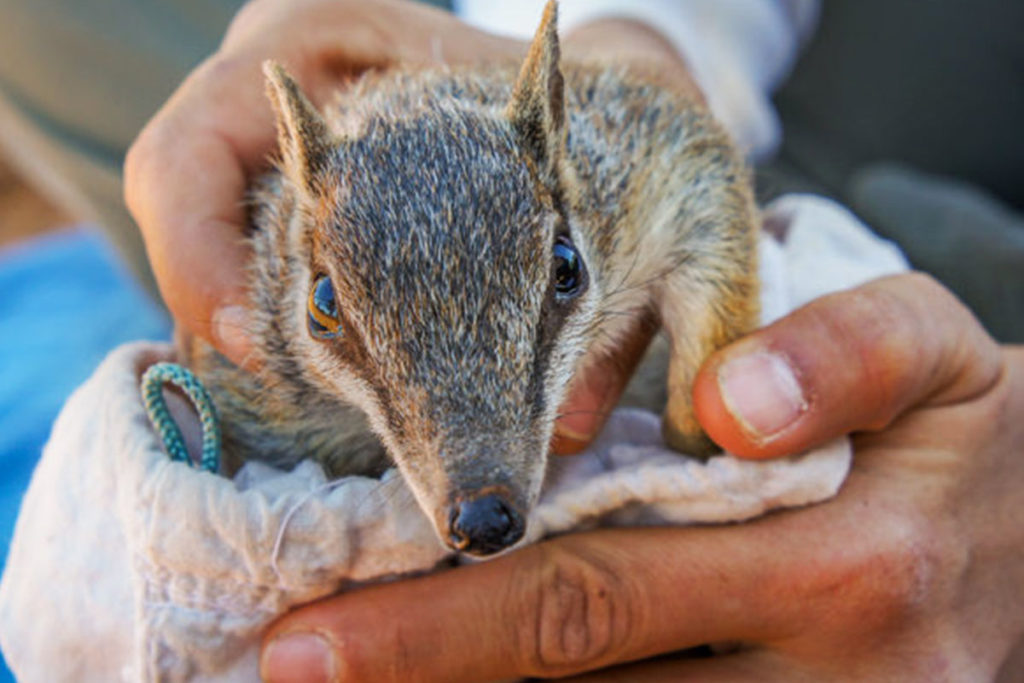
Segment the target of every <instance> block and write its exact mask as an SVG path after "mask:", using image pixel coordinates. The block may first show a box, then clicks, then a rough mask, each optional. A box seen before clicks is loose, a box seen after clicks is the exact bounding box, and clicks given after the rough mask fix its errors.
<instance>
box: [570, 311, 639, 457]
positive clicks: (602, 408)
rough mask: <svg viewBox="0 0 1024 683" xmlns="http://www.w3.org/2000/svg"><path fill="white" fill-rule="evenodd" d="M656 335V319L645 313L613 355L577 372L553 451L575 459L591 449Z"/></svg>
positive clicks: (604, 357)
mask: <svg viewBox="0 0 1024 683" xmlns="http://www.w3.org/2000/svg"><path fill="white" fill-rule="evenodd" d="M657 331H658V324H657V320H656V317H655V316H654V315H653V314H651V313H646V314H644V315H642V316H640V317H638V318H637V319H636V321H635V322H634V323H633V324H632V325H631V326H630V329H629V330H628V331H627V333H626V335H625V337H624V338H623V341H622V342H621V343H620V344H618V345H617V347H616V349H615V352H614V353H613V354H611V355H608V356H601V357H600V358H598V360H597V361H596V362H595V363H593V364H591V365H588V366H585V367H583V368H581V369H580V370H579V372H578V373H577V375H576V377H574V378H573V381H572V385H571V386H570V387H569V395H568V396H567V397H566V399H565V400H564V401H563V402H562V406H561V408H560V409H559V417H558V420H556V422H555V433H554V436H553V438H552V440H551V449H552V451H554V452H555V453H557V454H558V455H575V454H577V453H579V452H581V451H583V449H585V448H586V447H587V446H589V445H590V442H592V441H593V440H594V439H595V438H596V437H597V435H598V434H599V433H600V432H601V429H602V428H603V427H604V423H605V422H607V421H608V417H609V416H610V415H611V413H612V410H613V409H614V408H615V405H616V404H617V403H618V402H619V397H620V396H621V395H622V392H623V390H624V389H625V388H626V385H627V384H628V383H629V380H630V378H631V377H632V376H633V371H634V370H636V366H637V365H638V364H639V363H640V360H641V359H642V358H643V356H644V351H646V350H647V347H648V346H650V343H651V340H652V339H653V338H654V335H655V334H656V333H657Z"/></svg>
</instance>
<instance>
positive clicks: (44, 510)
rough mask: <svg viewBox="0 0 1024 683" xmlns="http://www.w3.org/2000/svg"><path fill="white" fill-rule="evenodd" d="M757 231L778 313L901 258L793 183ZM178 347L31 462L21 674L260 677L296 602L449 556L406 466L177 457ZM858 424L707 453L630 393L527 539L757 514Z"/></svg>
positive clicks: (19, 629) (89, 407)
mask: <svg viewBox="0 0 1024 683" xmlns="http://www.w3.org/2000/svg"><path fill="white" fill-rule="evenodd" d="M766 215H767V217H768V220H769V221H770V222H771V224H772V225H773V226H776V227H777V226H779V225H784V226H786V233H787V237H786V239H785V241H784V242H783V243H782V244H781V245H780V244H778V243H776V242H775V241H773V240H770V239H767V238H766V239H765V240H764V241H763V244H762V276H763V280H764V294H763V304H764V305H763V307H764V312H765V318H766V321H767V320H771V319H773V318H775V317H777V316H779V315H781V314H782V313H784V312H785V311H787V310H789V309H791V308H792V307H793V306H795V305H798V304H800V303H803V302H805V301H808V300H810V299H812V298H815V297H817V296H819V295H821V294H823V293H825V292H828V291H832V290H837V289H842V288H845V287H850V286H853V285H855V284H858V283H860V282H863V281H865V280H868V279H872V278H874V277H877V276H880V275H884V274H888V273H892V272H898V271H900V270H904V269H905V268H906V264H905V262H904V261H903V259H902V257H901V256H900V254H899V252H898V251H897V250H896V249H895V248H894V247H892V246H891V245H888V244H886V243H883V242H881V241H880V240H878V239H876V238H874V237H872V236H871V235H870V233H868V232H867V231H866V230H865V229H864V228H862V227H861V226H859V224H858V223H857V222H856V220H855V219H853V217H852V216H851V215H850V214H848V213H846V212H845V211H844V210H843V209H841V208H839V207H837V206H836V205H834V204H831V203H829V202H826V201H825V200H822V199H818V198H813V197H804V196H793V197H788V198H784V199H782V200H780V201H779V202H776V203H775V204H773V205H772V206H771V207H769V209H768V211H767V214H766ZM170 354H171V350H170V348H169V347H168V346H166V345H163V344H151V343H137V344H131V345H127V346H123V347H121V348H119V349H117V350H115V351H114V352H113V353H111V354H110V356H109V357H108V358H107V359H106V360H105V361H104V362H103V364H102V365H101V366H100V367H99V368H98V369H97V370H96V372H95V374H94V375H93V376H92V378H91V379H89V380H88V381H87V382H86V383H85V384H84V385H83V386H82V387H81V388H79V389H78V390H77V391H76V392H75V393H74V395H72V397H71V398H70V399H69V400H68V402H67V405H66V406H65V407H64V409H63V411H62V413H61V415H60V417H59V418H58V420H57V422H56V424H55V426H54V430H53V434H52V436H51V438H50V441H49V443H48V445H47V446H46V448H45V450H44V452H43V457H42V459H41V461H40V463H39V466H38V468H37V469H36V472H35V474H34V476H33V479H32V483H31V485H30V487H29V490H28V492H27V494H26V496H25V499H24V502H23V505H22V509H21V514H20V517H19V519H18V523H17V527H16V531H15V537H14V541H13V543H12V546H11V550H10V556H9V559H8V563H7V567H6V571H5V573H4V576H3V580H2V583H0V645H2V647H3V651H4V655H5V657H6V658H7V661H8V663H9V664H10V666H11V668H12V670H13V671H14V672H15V673H16V675H17V676H18V678H19V679H20V680H23V681H105V682H106V681H117V680H124V681H156V680H160V681H179V680H180V681H184V680H190V681H255V680H258V661H257V660H258V648H259V638H260V635H261V633H262V632H263V630H264V629H265V627H266V626H267V625H268V624H269V623H270V622H271V621H272V620H273V619H274V618H275V617H277V616H279V615H280V614H282V613H283V612H285V611H286V610H287V609H289V608H290V607H293V606H295V605H298V604H301V603H304V602H308V601H310V600H314V599H316V598H319V597H323V596H326V595H330V594H332V593H335V592H337V591H338V590H341V589H344V588H345V587H347V586H351V585H353V584H356V583H359V582H366V581H371V580H375V579H381V578H384V577H390V576H395V575H401V574H405V573H409V572H414V571H423V570H429V569H432V568H435V567H436V566H438V564H439V563H441V562H442V561H444V560H445V559H448V558H449V552H448V551H447V549H446V548H445V547H443V546H442V545H441V544H440V542H439V541H438V540H437V537H436V535H435V532H434V530H433V528H432V526H431V524H430V522H429V520H428V519H427V518H426V517H425V516H424V515H423V514H422V513H421V512H420V510H419V508H418V507H417V505H416V503H415V501H414V500H413V498H412V495H411V493H410V492H409V490H408V489H407V488H406V486H405V484H404V482H403V481H402V480H401V478H400V477H399V476H398V475H397V474H396V473H395V472H394V471H390V472H388V473H387V474H385V476H384V477H383V478H382V479H380V480H377V479H369V478H364V477H349V478H346V479H343V480H341V481H338V482H331V483H328V482H327V481H326V480H325V478H324V475H323V473H322V471H321V470H320V468H319V466H318V465H316V464H315V463H312V462H304V463H302V464H300V465H299V466H298V467H297V468H296V469H295V470H293V471H291V472H287V473H286V472H281V471H277V470H274V469H272V468H269V467H267V466H264V465H253V464H250V465H247V466H246V467H245V468H243V470H242V471H241V472H240V473H239V475H238V476H236V478H235V479H234V480H229V479H226V478H223V477H219V476H215V475H212V474H208V473H203V472H199V471H197V470H193V469H191V468H189V467H188V466H186V465H184V464H181V463H175V462H171V461H170V460H169V459H168V458H167V456H166V455H165V453H164V451H163V449H162V447H161V444H160V443H159V442H158V440H157V437H156V435H155V434H154V432H153V431H152V429H151V428H150V426H149V423H148V421H147V418H146V415H145V412H144V408H143V403H142V400H141V398H140V394H139V388H138V386H139V377H140V376H141V373H142V372H143V371H144V370H145V368H146V367H148V366H149V365H150V364H152V363H153V362H156V361H158V360H166V359H168V358H169V356H170ZM850 457H851V455H850V448H849V444H848V441H847V440H845V439H841V440H838V441H836V442H834V443H832V444H829V445H827V446H825V447H823V448H821V449H818V450H816V451H814V452H812V453H808V454H805V455H802V456H796V457H792V458H787V459H782V460H775V461H769V462H749V461H740V460H738V459H736V458H733V457H731V456H727V455H725V456H719V457H715V458H712V459H710V460H709V461H708V462H706V463H702V462H699V461H694V460H691V459H688V458H684V457H680V456H679V455H677V454H675V453H672V452H671V451H668V450H666V449H665V447H664V446H663V445H662V444H661V439H660V433H659V426H658V420H657V418H656V417H655V416H653V415H651V414H649V413H644V412H641V411H636V410H620V411H617V412H616V414H615V415H614V416H613V417H612V419H611V421H610V423H609V425H608V428H607V429H606V430H605V432H604V433H603V434H602V436H601V437H600V439H599V440H598V441H597V443H596V444H594V445H593V446H592V447H591V448H590V449H589V450H588V452H587V453H585V454H584V455H581V456H577V457H573V458H559V459H558V460H557V462H556V463H555V465H554V466H553V467H552V470H551V474H550V476H549V480H548V482H547V483H546V486H545V491H544V494H543V496H542V499H541V501H540V503H539V505H538V507H537V508H536V510H535V511H534V513H533V515H532V516H531V519H530V523H529V530H530V531H529V537H530V540H536V539H538V538H541V537H543V536H547V535H550V534H553V533H556V532H563V531H567V530H571V529H573V528H579V527H582V526H593V525H594V524H595V523H605V524H633V523H657V522H661V523H689V522H725V521H735V520H743V519H749V518H751V517H754V516H757V515H759V514H762V513H763V512H765V511H766V510H769V509H773V508H778V507H787V506H797V505H804V504H808V503H812V502H817V501H821V500H825V499H827V498H829V497H831V496H832V495H834V494H835V492H836V491H837V490H838V488H839V486H840V484H841V483H842V481H843V479H844V477H845V476H846V473H847V471H848V468H849V463H850Z"/></svg>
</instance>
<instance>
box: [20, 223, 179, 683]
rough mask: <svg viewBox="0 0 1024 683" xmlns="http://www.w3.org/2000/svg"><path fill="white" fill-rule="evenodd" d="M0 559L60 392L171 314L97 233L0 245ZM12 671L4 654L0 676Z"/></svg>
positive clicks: (160, 332) (164, 334) (165, 331)
mask: <svg viewBox="0 0 1024 683" xmlns="http://www.w3.org/2000/svg"><path fill="white" fill-rule="evenodd" d="M0 293H2V296H0V567H2V566H3V564H4V563H6V560H7V551H8V546H9V545H10V542H11V534H12V532H13V529H14V520H15V518H16V517H17V514H18V508H19V506H20V504H21V497H22V494H23V493H24V491H25V489H26V487H27V486H28V482H29V478H30V477H31V474H32V470H33V469H34V468H35V465H36V462H37V461H38V459H39V455H40V452H41V450H42V447H43V444H44V443H45V442H46V439H47V438H48V437H49V434H50V428H51V426H52V424H53V421H54V419H55V418H56V417H57V413H58V412H59V411H60V408H61V406H62V405H63V404H64V401H65V400H66V399H67V397H68V396H69V395H70V394H71V392H72V391H73V390H74V389H75V388H76V387H77V386H78V385H79V384H81V383H82V382H84V381H85V380H86V379H87V378H88V377H89V375H90V374H92V371H93V370H94V369H95V367H96V366H97V365H98V364H99V362H100V361H101V360H102V359H103V357H104V356H106V355H107V353H108V352H109V351H110V350H111V349H113V348H114V347H116V346H118V345H119V344H121V343H123V342H126V341H131V340H136V339H168V338H169V337H170V324H169V322H168V320H167V318H166V317H165V315H164V314H163V312H162V311H161V310H160V309H159V308H158V307H157V306H156V305H154V304H153V303H152V302H151V301H150V300H149V299H148V298H147V297H146V295H145V294H143V292H142V290H141V289H140V288H139V287H138V286H137V285H136V284H135V283H134V282H133V281H132V280H131V278H130V277H129V276H128V274H127V271H125V270H123V268H122V267H121V266H120V265H119V264H118V262H117V260H116V257H115V256H114V254H113V252H112V251H111V249H110V247H109V246H108V245H107V244H106V243H105V242H104V241H103V238H102V237H100V236H99V235H98V234H97V233H95V232H93V231H91V230H88V229H75V230H71V231H68V232H62V233H57V234H54V235H50V236H47V237H43V238H40V239H37V240H34V241H30V242H27V243H22V244H19V245H16V246H14V247H11V248H8V249H5V250H0ZM12 680H14V679H13V677H12V676H11V675H10V673H9V672H8V671H7V668H6V666H5V665H3V663H2V662H0V682H3V681H12Z"/></svg>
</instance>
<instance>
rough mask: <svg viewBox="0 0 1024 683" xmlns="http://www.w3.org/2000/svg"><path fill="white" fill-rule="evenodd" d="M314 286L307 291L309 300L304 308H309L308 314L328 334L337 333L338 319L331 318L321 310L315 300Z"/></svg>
mask: <svg viewBox="0 0 1024 683" xmlns="http://www.w3.org/2000/svg"><path fill="white" fill-rule="evenodd" d="M315 294H316V288H313V289H311V290H310V291H309V300H308V303H307V306H306V308H308V309H309V315H310V317H312V318H313V320H314V321H315V322H316V324H317V325H320V326H321V327H323V328H325V329H326V330H327V331H328V332H329V333H330V334H337V332H338V325H339V322H338V319H337V318H332V317H331V316H329V315H327V314H326V313H324V312H323V311H321V310H320V309H319V308H318V307H317V305H316V301H315V298H314V296H315Z"/></svg>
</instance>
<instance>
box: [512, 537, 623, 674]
mask: <svg viewBox="0 0 1024 683" xmlns="http://www.w3.org/2000/svg"><path fill="white" fill-rule="evenodd" d="M520 572H521V574H520V576H521V577H522V579H524V580H521V581H518V582H517V585H519V586H522V587H523V588H522V589H521V590H520V591H519V592H518V595H517V596H516V597H515V598H514V599H516V601H517V603H518V605H519V607H517V608H514V609H518V611H519V612H520V614H519V617H520V618H519V619H516V620H515V623H516V624H517V625H518V626H517V628H518V629H519V633H518V634H517V635H516V638H517V640H518V643H517V644H518V647H517V652H518V653H519V655H520V656H521V657H523V658H524V661H523V662H522V663H521V664H522V668H523V669H524V671H526V672H528V673H530V674H532V675H538V676H557V675H563V674H566V673H572V672H577V671H584V670H588V669H592V668H596V667H598V666H601V665H602V664H604V663H608V662H610V661H615V660H616V659H618V657H617V653H620V652H622V651H623V650H624V647H625V644H626V639H627V637H628V634H629V633H630V632H631V630H632V624H633V623H634V622H635V614H634V612H633V603H634V602H635V601H632V600H630V599H629V594H628V591H627V587H626V585H625V584H624V582H623V580H622V578H621V577H618V576H616V575H615V573H614V572H613V571H611V570H610V568H609V567H607V566H606V565H604V564H603V563H602V562H601V561H600V560H599V559H598V558H596V557H593V556H589V555H587V554H584V553H582V552H580V551H577V550H572V549H569V548H567V547H566V546H564V545H561V546H538V550H537V552H535V553H533V554H532V560H531V561H529V562H527V563H526V566H525V567H522V568H521V569H520ZM522 574H526V575H527V576H522Z"/></svg>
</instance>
